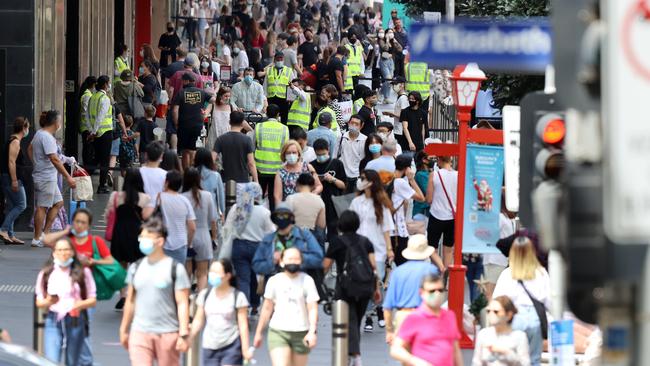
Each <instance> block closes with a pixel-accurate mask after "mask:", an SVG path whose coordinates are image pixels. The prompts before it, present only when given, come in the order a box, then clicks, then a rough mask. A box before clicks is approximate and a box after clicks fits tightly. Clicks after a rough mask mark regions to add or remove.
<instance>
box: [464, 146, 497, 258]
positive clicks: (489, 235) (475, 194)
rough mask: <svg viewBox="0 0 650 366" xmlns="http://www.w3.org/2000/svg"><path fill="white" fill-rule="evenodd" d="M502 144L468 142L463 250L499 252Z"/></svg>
mask: <svg viewBox="0 0 650 366" xmlns="http://www.w3.org/2000/svg"><path fill="white" fill-rule="evenodd" d="M502 185H503V147H501V146H486V145H467V170H466V173H465V217H463V220H464V224H463V253H500V252H499V250H498V249H497V247H496V243H497V240H499V212H500V211H501V186H502Z"/></svg>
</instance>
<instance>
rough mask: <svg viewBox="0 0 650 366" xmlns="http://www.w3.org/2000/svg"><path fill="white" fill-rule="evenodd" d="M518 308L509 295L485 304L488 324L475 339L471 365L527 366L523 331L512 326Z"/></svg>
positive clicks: (526, 348) (526, 343) (528, 357)
mask: <svg viewBox="0 0 650 366" xmlns="http://www.w3.org/2000/svg"><path fill="white" fill-rule="evenodd" d="M515 314H517V308H516V307H515V305H514V304H513V303H512V300H510V298H509V297H508V296H499V297H497V298H495V299H494V300H492V301H490V303H489V304H488V306H487V320H488V324H489V326H488V327H486V328H483V329H481V331H479V332H478V335H477V336H476V340H475V341H474V357H473V358H472V366H505V365H512V366H529V365H530V356H529V355H528V339H527V338H526V333H524V332H522V331H520V330H513V329H512V320H513V318H514V316H515Z"/></svg>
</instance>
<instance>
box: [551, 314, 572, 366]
mask: <svg viewBox="0 0 650 366" xmlns="http://www.w3.org/2000/svg"><path fill="white" fill-rule="evenodd" d="M549 341H550V343H551V365H552V366H574V365H575V364H576V362H575V346H574V344H573V320H556V321H553V322H551V339H549Z"/></svg>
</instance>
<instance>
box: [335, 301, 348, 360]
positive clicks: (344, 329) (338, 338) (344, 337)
mask: <svg viewBox="0 0 650 366" xmlns="http://www.w3.org/2000/svg"><path fill="white" fill-rule="evenodd" d="M349 311H350V308H349V306H348V303H347V302H345V301H343V300H336V301H335V302H334V311H333V313H332V366H347V365H348V337H349V334H348V320H349V319H350V317H349Z"/></svg>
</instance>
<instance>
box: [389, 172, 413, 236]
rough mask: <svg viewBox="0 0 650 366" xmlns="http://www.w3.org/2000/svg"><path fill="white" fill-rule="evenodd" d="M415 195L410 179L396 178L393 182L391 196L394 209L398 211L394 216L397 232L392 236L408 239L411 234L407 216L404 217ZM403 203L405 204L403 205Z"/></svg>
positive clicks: (392, 233) (394, 231)
mask: <svg viewBox="0 0 650 366" xmlns="http://www.w3.org/2000/svg"><path fill="white" fill-rule="evenodd" d="M414 194H415V190H414V189H413V188H412V187H411V185H410V184H409V182H408V178H406V177H402V178H395V180H394V181H393V195H392V196H391V199H392V201H393V207H394V208H395V209H397V211H395V215H394V216H393V217H394V219H395V230H393V231H391V233H390V235H391V236H401V237H402V238H408V236H409V233H408V230H407V229H406V215H404V213H405V212H407V210H408V207H409V200H410V199H411V198H412V197H413V195H414ZM402 202H404V203H403V204H402ZM400 205H401V206H400ZM398 207H399V209H398ZM396 232H397V233H396Z"/></svg>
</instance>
